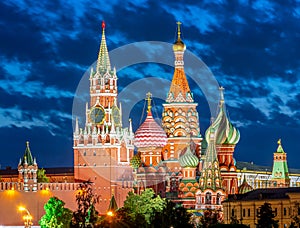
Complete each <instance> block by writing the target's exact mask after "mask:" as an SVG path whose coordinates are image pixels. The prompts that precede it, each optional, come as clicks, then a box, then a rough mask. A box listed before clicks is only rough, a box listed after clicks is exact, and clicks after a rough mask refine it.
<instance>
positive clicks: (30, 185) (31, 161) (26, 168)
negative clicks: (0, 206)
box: [18, 141, 38, 192]
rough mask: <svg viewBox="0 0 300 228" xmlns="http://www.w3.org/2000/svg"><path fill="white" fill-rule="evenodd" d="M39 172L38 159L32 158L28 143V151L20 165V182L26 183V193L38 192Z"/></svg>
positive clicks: (26, 150) (21, 159) (27, 143)
mask: <svg viewBox="0 0 300 228" xmlns="http://www.w3.org/2000/svg"><path fill="white" fill-rule="evenodd" d="M37 170H38V165H37V163H36V159H35V158H33V157H32V154H31V151H30V147H29V142H28V141H27V142H26V149H25V152H24V155H23V157H22V158H20V161H19V164H18V172H19V181H20V182H23V183H24V191H25V192H28V191H30V190H32V191H34V192H35V191H37Z"/></svg>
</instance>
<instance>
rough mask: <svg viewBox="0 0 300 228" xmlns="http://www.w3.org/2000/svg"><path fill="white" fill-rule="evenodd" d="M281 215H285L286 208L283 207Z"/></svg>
mask: <svg viewBox="0 0 300 228" xmlns="http://www.w3.org/2000/svg"><path fill="white" fill-rule="evenodd" d="M283 215H284V216H286V208H285V207H284V208H283Z"/></svg>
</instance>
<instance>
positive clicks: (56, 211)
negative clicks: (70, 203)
mask: <svg viewBox="0 0 300 228" xmlns="http://www.w3.org/2000/svg"><path fill="white" fill-rule="evenodd" d="M64 205H65V203H64V202H63V201H62V200H60V199H58V198H57V197H51V198H50V199H49V200H48V202H47V203H46V204H45V205H44V209H45V212H46V213H45V215H43V217H42V218H41V219H40V221H39V224H40V225H41V228H52V227H56V228H68V227H70V223H71V218H72V211H71V210H70V209H68V208H65V207H64Z"/></svg>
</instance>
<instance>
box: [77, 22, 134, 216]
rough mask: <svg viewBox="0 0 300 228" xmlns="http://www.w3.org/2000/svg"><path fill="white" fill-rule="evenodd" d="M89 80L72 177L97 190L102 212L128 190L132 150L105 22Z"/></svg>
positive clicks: (122, 199)
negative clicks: (109, 49) (110, 201)
mask: <svg viewBox="0 0 300 228" xmlns="http://www.w3.org/2000/svg"><path fill="white" fill-rule="evenodd" d="M89 80H90V104H88V103H87V104H86V110H85V111H86V112H85V113H86V118H85V125H84V127H83V129H82V128H80V127H79V120H78V119H77V118H76V123H75V132H74V136H73V138H74V147H73V148H74V176H75V179H77V180H81V181H87V180H90V181H92V182H94V184H95V185H96V186H97V187H98V188H97V189H99V191H100V192H101V193H100V192H99V194H101V196H102V198H103V201H102V205H100V211H101V210H102V208H107V207H108V203H109V199H110V198H111V196H112V192H114V193H115V196H116V198H118V199H117V200H120V202H123V201H124V200H125V198H126V194H127V192H128V191H130V190H131V188H130V183H129V181H128V178H129V179H130V177H129V176H130V174H131V172H132V170H131V167H130V159H131V158H132V156H133V149H134V147H133V132H132V126H131V122H130V123H129V128H123V127H122V108H121V104H120V105H119V106H118V105H117V96H118V88H117V75H116V69H115V68H114V69H111V65H110V58H109V54H108V50H107V45H106V38H105V23H104V22H102V38H101V44H100V50H99V54H98V59H97V65H96V67H95V68H91V71H90V78H89ZM117 186H118V187H117ZM120 186H122V188H120ZM124 186H126V188H125V190H124V188H123V187H124ZM123 190H124V191H123ZM123 193H124V194H123ZM120 197H121V199H119V198H120Z"/></svg>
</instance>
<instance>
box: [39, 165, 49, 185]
mask: <svg viewBox="0 0 300 228" xmlns="http://www.w3.org/2000/svg"><path fill="white" fill-rule="evenodd" d="M45 173H46V170H44V169H43V168H42V169H38V170H37V182H38V183H49V178H48V177H47V176H46V174H45Z"/></svg>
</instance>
